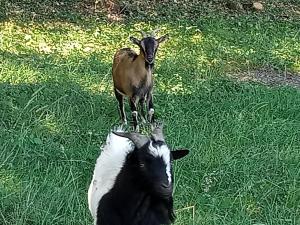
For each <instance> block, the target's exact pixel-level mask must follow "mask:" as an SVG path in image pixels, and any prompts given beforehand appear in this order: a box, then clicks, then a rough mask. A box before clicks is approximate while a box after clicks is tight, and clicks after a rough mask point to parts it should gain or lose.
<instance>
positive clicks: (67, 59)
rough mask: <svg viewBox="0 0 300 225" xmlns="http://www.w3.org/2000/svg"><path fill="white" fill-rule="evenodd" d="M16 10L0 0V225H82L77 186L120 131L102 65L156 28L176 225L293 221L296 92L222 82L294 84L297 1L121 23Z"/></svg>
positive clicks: (84, 214) (299, 28) (58, 8)
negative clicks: (262, 79) (259, 72)
mask: <svg viewBox="0 0 300 225" xmlns="http://www.w3.org/2000/svg"><path fill="white" fill-rule="evenodd" d="M13 2H14V1H8V3H7V4H3V5H0V7H2V9H4V10H0V11H1V12H3V11H6V12H7V13H4V14H3V15H1V14H0V96H1V98H0V224H5V225H7V224H15V225H23V224H30V225H41V224H92V219H91V216H90V214H89V211H88V206H87V190H88V185H89V182H90V180H91V176H92V171H93V168H94V164H95V160H96V158H97V156H98V155H99V147H100V145H101V144H102V143H103V141H104V140H105V137H106V135H107V133H108V132H109V130H110V129H111V128H112V127H114V126H115V125H117V124H118V123H119V115H118V111H117V102H116V100H115V97H114V95H113V91H112V79H111V64H112V57H113V54H114V52H115V51H116V50H117V49H118V48H121V47H126V46H127V47H134V46H132V44H131V43H130V42H129V39H128V37H129V36H130V35H136V36H138V33H136V32H135V31H137V30H140V29H145V30H151V29H154V28H157V27H159V28H161V30H162V31H161V34H163V33H167V32H168V33H169V34H170V36H171V38H170V40H169V41H168V42H167V43H165V44H163V45H162V46H161V47H160V49H159V51H158V56H157V63H156V65H155V81H156V83H155V93H154V104H155V107H156V112H157V116H158V118H159V119H160V120H161V121H164V123H165V135H166V140H167V142H168V143H169V145H170V146H172V147H174V148H179V147H186V148H189V149H190V150H191V154H190V155H189V157H187V158H185V159H184V160H182V161H179V162H177V163H176V164H175V178H176V182H175V183H176V188H175V196H174V198H175V209H176V210H177V213H176V214H177V220H176V223H175V224H176V225H192V224H195V225H201V224H203V225H208V224H215V225H221V224H226V225H229V224H232V225H238V224H253V225H254V224H256V225H277V224H278V225H279V224H282V225H296V224H300V90H299V89H295V88H292V87H289V86H272V85H263V84H260V83H258V82H242V81H240V80H238V79H235V80H233V79H231V78H230V76H229V75H230V74H233V73H235V74H238V73H240V72H245V71H250V70H256V69H259V68H266V67H267V68H269V67H271V68H273V69H275V70H276V71H279V72H280V73H282V74H284V73H285V72H289V73H292V74H294V76H299V74H300V22H299V21H300V20H299V17H298V16H297V14H293V13H291V12H294V11H295V10H296V11H297V9H299V6H300V4H299V3H298V2H297V1H292V0H290V1H288V0H284V1H279V0H276V1H274V2H275V3H278V5H280V4H281V3H282V4H285V5H287V6H288V7H287V8H285V10H291V11H289V12H286V11H284V10H281V8H278V7H277V5H276V4H275V3H274V5H271V4H269V5H268V4H266V5H265V6H266V7H267V9H266V11H264V12H261V13H256V12H252V11H251V12H231V11H226V9H224V7H223V8H222V7H221V8H222V10H220V9H219V8H214V6H211V5H209V8H208V10H206V9H205V7H204V8H201V7H199V8H197V7H195V8H193V7H188V6H187V7H186V8H185V5H184V4H183V5H182V8H178V9H177V8H176V10H175V8H172V7H173V5H172V6H170V7H169V8H166V7H162V6H161V8H157V10H156V11H155V10H154V11H153V9H151V8H150V9H148V10H149V11H148V12H149V13H151V17H150V18H147V15H146V14H143V13H145V11H143V9H142V10H140V14H138V15H136V14H135V13H133V14H132V15H131V14H130V15H129V16H128V17H127V18H126V19H124V20H122V21H111V20H110V21H108V20H107V19H106V18H105V17H104V16H101V15H102V14H101V13H99V15H100V16H99V15H98V14H97V16H96V15H89V14H88V12H89V11H88V10H87V12H86V11H85V13H77V11H76V10H74V11H72V10H71V9H73V8H72V7H71V6H72V4H71V3H74V4H75V3H76V4H77V3H78V2H80V1H75V0H65V1H62V2H63V3H64V4H66V5H68V6H70V7H69V8H68V7H64V5H59V4H58V5H57V4H56V5H55V4H50V3H49V2H51V1H40V0H39V1H37V4H36V6H35V7H33V5H32V4H33V1H32V0H27V1H25V0H24V1H17V3H13ZM83 2H90V1H83ZM204 2H205V3H207V1H204ZM266 2H267V3H268V2H269V1H266ZM43 4H46V5H47V4H48V6H49V5H51V7H50V6H49V8H45V7H43V6H45V5H43ZM76 4H75V6H76ZM82 4H84V3H82ZM174 4H175V3H174ZM203 4H204V3H203ZM207 4H208V3H207ZM204 6H205V4H204ZM53 7H54V9H55V10H54V11H51V10H53ZM174 7H175V6H174ZM268 7H269V8H270V10H268ZM272 7H273V8H272ZM21 9H22V10H23V11H22V10H21ZM75 9H76V8H75ZM130 9H131V8H130ZM172 9H173V10H172ZM191 9H193V10H195V11H191ZM47 10H48V11H47ZM292 10H294V11H292ZM33 12H34V13H33ZM132 12H135V11H134V10H133V9H132ZM185 12H187V14H185ZM284 12H286V13H287V14H288V15H289V17H283V16H282V15H283V13H284ZM197 13H198V14H197ZM178 14H180V15H181V16H178ZM164 15H168V16H164ZM196 15H199V16H196ZM1 16H2V17H1ZM134 48H135V47H134ZM127 109H128V108H127ZM127 112H128V116H129V109H128V110H127Z"/></svg>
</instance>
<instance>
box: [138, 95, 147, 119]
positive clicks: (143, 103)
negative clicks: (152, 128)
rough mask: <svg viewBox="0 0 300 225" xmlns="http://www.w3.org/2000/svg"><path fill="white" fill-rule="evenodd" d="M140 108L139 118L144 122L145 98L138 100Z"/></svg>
mask: <svg viewBox="0 0 300 225" xmlns="http://www.w3.org/2000/svg"><path fill="white" fill-rule="evenodd" d="M139 103H140V108H141V118H142V121H143V123H146V117H145V98H141V99H140V101H139Z"/></svg>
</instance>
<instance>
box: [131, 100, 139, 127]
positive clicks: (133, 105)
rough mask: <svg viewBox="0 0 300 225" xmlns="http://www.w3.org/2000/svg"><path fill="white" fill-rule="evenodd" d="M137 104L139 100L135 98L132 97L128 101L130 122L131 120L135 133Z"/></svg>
mask: <svg viewBox="0 0 300 225" xmlns="http://www.w3.org/2000/svg"><path fill="white" fill-rule="evenodd" d="M138 102H139V99H138V98H137V97H132V98H130V99H129V104H130V109H131V114H132V120H133V128H134V130H135V131H137V132H138V131H139V127H138V112H137V103H138Z"/></svg>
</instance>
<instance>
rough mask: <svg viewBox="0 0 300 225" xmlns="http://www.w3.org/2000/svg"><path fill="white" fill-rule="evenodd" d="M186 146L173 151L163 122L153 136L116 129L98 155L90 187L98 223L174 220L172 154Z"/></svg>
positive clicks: (152, 224) (154, 224)
mask: <svg viewBox="0 0 300 225" xmlns="http://www.w3.org/2000/svg"><path fill="white" fill-rule="evenodd" d="M188 152H189V151H188V150H177V151H170V149H169V148H168V146H167V145H166V143H165V140H164V137H163V134H162V127H157V128H155V129H154V130H153V132H152V135H151V136H150V137H147V136H144V135H141V134H139V133H125V132H123V131H116V132H112V133H110V134H109V135H108V137H107V140H106V144H105V145H104V147H103V149H102V152H101V154H100V156H99V158H98V159H97V162H96V166H95V170H94V175H93V179H92V182H91V184H90V187H89V191H88V202H89V209H90V212H91V214H92V216H93V218H94V221H95V224H96V225H161V224H171V223H172V222H174V220H175V215H174V211H173V174H172V160H176V159H179V158H182V157H184V156H185V155H187V154H188Z"/></svg>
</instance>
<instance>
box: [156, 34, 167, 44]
mask: <svg viewBox="0 0 300 225" xmlns="http://www.w3.org/2000/svg"><path fill="white" fill-rule="evenodd" d="M168 39H169V35H168V34H165V35H163V36H161V37H160V38H157V39H156V41H157V42H158V43H162V42H164V41H166V40H168Z"/></svg>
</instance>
